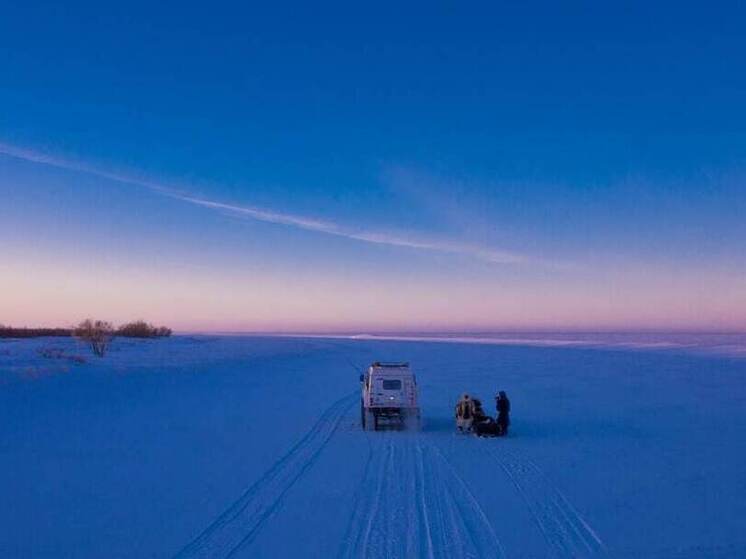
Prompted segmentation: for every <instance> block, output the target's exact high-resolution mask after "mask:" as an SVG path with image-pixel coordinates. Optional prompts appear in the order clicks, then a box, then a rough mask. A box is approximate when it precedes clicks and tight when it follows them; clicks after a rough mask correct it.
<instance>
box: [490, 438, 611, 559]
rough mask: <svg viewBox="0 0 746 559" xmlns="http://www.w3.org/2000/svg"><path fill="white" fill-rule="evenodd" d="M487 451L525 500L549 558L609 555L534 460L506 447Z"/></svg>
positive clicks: (563, 558)
mask: <svg viewBox="0 0 746 559" xmlns="http://www.w3.org/2000/svg"><path fill="white" fill-rule="evenodd" d="M487 453H488V454H489V455H490V456H491V457H492V458H493V459H494V460H495V461H496V462H497V463H498V464H499V465H500V467H501V468H502V470H503V471H504V472H505V474H506V475H507V476H508V478H509V479H510V481H511V483H512V484H513V486H514V487H515V488H516V490H517V491H518V494H519V495H520V496H521V498H522V499H523V501H524V502H525V503H526V506H527V508H528V510H529V513H530V514H531V516H532V517H533V519H534V522H535V523H536V525H537V526H538V528H539V530H540V531H541V534H542V536H544V539H545V540H546V542H547V545H548V546H549V552H550V555H549V556H550V557H555V558H558V559H565V558H598V557H608V553H607V551H606V547H605V546H604V544H603V542H602V541H601V538H599V536H598V535H597V534H596V532H595V531H594V530H593V529H592V528H591V527H590V525H589V524H588V523H587V522H586V521H585V520H584V519H583V517H582V516H581V515H580V514H579V513H578V512H577V511H576V510H575V508H574V507H573V506H572V505H571V504H570V502H569V501H568V500H567V498H566V497H565V496H564V495H563V494H562V492H561V491H560V490H559V489H558V488H557V487H556V486H555V485H554V484H553V483H552V482H551V481H550V480H549V479H547V477H546V475H545V474H544V472H543V471H542V470H541V469H540V468H539V467H538V466H537V465H536V464H535V463H534V462H532V461H531V460H529V459H527V458H522V457H520V456H519V455H517V454H515V453H513V452H510V451H505V450H500V451H496V450H494V449H491V448H488V449H487Z"/></svg>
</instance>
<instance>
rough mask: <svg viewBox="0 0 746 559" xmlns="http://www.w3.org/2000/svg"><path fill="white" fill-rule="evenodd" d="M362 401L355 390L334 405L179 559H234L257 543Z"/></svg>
mask: <svg viewBox="0 0 746 559" xmlns="http://www.w3.org/2000/svg"><path fill="white" fill-rule="evenodd" d="M358 398H359V396H358V393H357V391H355V392H353V393H352V394H350V395H348V396H345V397H344V398H340V399H339V400H337V401H336V402H334V403H333V404H332V405H331V406H330V407H329V408H328V409H327V410H326V411H325V412H324V413H323V414H322V415H321V417H320V418H319V419H318V421H316V423H315V424H314V425H313V427H311V429H310V431H308V433H306V434H305V435H304V436H303V438H301V439H300V440H299V441H298V442H297V443H296V444H295V445H293V446H292V447H291V448H290V450H289V451H288V452H287V453H286V454H285V455H284V456H283V457H282V458H280V459H279V460H278V461H277V462H275V463H274V465H273V466H272V467H271V468H270V469H269V470H267V471H266V472H265V473H264V474H263V475H262V477H261V478H260V479H259V480H258V481H256V482H255V483H254V484H253V485H252V486H251V487H249V488H248V489H247V490H246V491H245V492H244V494H243V495H241V497H240V498H239V499H238V500H237V501H236V502H235V503H233V505H231V507H230V508H228V510H226V511H225V512H223V513H222V514H221V515H220V516H219V517H218V518H216V519H215V521H214V522H212V523H211V524H210V525H209V526H208V527H207V528H205V530H204V531H203V532H202V533H201V534H200V535H199V536H197V538H195V539H194V540H193V541H192V542H191V543H189V544H188V545H187V546H186V547H184V548H183V549H182V550H181V551H180V552H179V553H177V554H176V556H175V557H176V558H177V559H187V558H189V559H191V558H212V559H218V558H219V559H223V558H228V557H233V556H235V554H236V553H238V551H239V550H241V549H242V548H244V547H245V546H246V545H247V544H249V543H250V542H251V541H253V540H254V538H255V537H256V536H257V534H258V533H259V531H260V530H261V529H262V527H263V525H264V523H265V522H266V520H267V519H268V518H269V517H270V516H271V515H272V513H273V512H274V511H275V510H276V509H277V507H278V505H279V504H280V502H281V501H282V498H283V497H284V496H285V494H286V493H287V492H288V491H289V490H290V488H291V487H293V485H295V483H296V482H297V481H298V480H299V479H300V478H301V477H302V476H303V474H305V473H306V471H308V469H309V468H310V467H311V466H312V465H313V463H314V462H315V461H316V458H318V456H319V454H320V453H321V451H322V450H323V449H324V447H325V446H326V445H327V443H328V442H329V440H330V439H331V437H332V435H333V434H334V432H335V431H336V430H337V427H338V425H339V422H340V421H341V420H342V418H343V417H345V416H346V414H347V412H348V411H349V409H350V408H351V407H352V406H353V404H355V403H356V402H357V401H358Z"/></svg>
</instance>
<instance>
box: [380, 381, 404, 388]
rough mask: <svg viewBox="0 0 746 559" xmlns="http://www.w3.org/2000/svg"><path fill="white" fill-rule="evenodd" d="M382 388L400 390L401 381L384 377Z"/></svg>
mask: <svg viewBox="0 0 746 559" xmlns="http://www.w3.org/2000/svg"><path fill="white" fill-rule="evenodd" d="M383 389H384V390H401V381H400V380H399V379H394V380H391V379H384V380H383Z"/></svg>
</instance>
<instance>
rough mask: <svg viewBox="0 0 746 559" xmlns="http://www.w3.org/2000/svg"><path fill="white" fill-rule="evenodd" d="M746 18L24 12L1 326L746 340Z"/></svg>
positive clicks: (6, 165) (487, 11)
mask: <svg viewBox="0 0 746 559" xmlns="http://www.w3.org/2000/svg"><path fill="white" fill-rule="evenodd" d="M744 12H746V9H745V8H744V7H743V6H739V5H738V4H737V3H733V4H728V3H716V4H711V5H707V6H705V5H701V4H700V5H698V6H689V5H686V4H680V3H679V4H669V5H665V4H662V3H660V4H659V3H656V5H655V6H650V5H644V4H639V5H636V6H635V5H632V4H629V3H626V4H624V5H621V4H620V5H616V6H612V5H609V4H598V3H585V4H579V3H578V4H564V5H562V6H559V5H556V4H554V3H546V4H539V3H534V4H528V3H526V4H520V5H519V4H517V3H510V4H507V3H504V4H499V3H472V4H469V5H468V6H466V5H460V4H455V3H452V4H437V5H436V4H433V3H422V4H409V5H408V6H406V7H402V6H399V5H396V4H394V3H390V4H377V5H370V6H367V7H361V6H355V5H350V4H337V5H334V4H324V5H314V6H299V5H293V4H282V5H277V6H276V7H273V8H271V9H269V8H267V7H266V6H258V7H257V6H250V5H246V4H238V3H236V4H221V3H213V4H210V5H209V6H206V5H204V4H195V5H190V4H189V3H173V4H167V3H159V4H158V5H157V6H154V5H152V3H147V4H146V3H127V4H123V5H118V6H102V5H100V4H98V3H78V2H68V3H65V4H64V5H61V4H52V3H49V4H41V3H29V4H27V5H24V6H13V7H10V8H8V9H6V10H5V14H4V17H3V18H2V20H1V21H0V106H2V107H3V110H2V112H1V113H0V145H1V149H0V196H2V200H3V203H2V205H1V206H0V249H1V250H2V251H3V252H4V253H5V256H4V258H3V261H4V262H3V264H0V272H2V276H0V283H1V285H0V287H1V288H2V291H0V293H2V294H0V322H12V323H20V322H28V323H33V324H37V323H45V324H46V323H50V322H54V323H66V322H70V321H74V320H77V319H78V318H81V316H86V315H94V316H101V317H102V318H109V319H111V320H114V321H121V320H126V319H128V318H136V317H143V318H146V319H150V320H155V321H168V322H170V323H171V324H173V325H174V326H176V327H177V328H183V329H219V330H357V329H373V330H376V329H377V330H386V329H425V330H427V329H435V330H449V329H511V328H528V329H531V328H552V329H554V328H614V329H630V328H683V329H703V328H705V329H733V328H736V329H742V328H746V287H744V285H746V281H744V280H746V277H745V275H746V274H745V272H746V263H745V262H744V251H743V246H744V241H745V240H746V225H745V224H744V223H745V221H746V220H744V218H743V216H744V215H746V211H745V210H746V202H744V199H746V196H744V191H745V190H746V188H745V187H744V180H745V178H746V166H745V165H744V163H745V161H746V159H745V156H746V104H745V103H744V101H743V100H744V99H746V71H744V70H746V69H745V68H744V62H743V61H744V60H746V38H744V34H743V31H742V22H743V21H744V15H746V13H744ZM78 315H81V316H78ZM132 315H136V316H132Z"/></svg>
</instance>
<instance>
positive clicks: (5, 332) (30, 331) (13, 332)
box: [0, 320, 171, 338]
mask: <svg viewBox="0 0 746 559" xmlns="http://www.w3.org/2000/svg"><path fill="white" fill-rule="evenodd" d="M78 328H79V327H78ZM78 328H13V327H11V326H3V325H2V324H0V338H42V337H70V336H72V335H74V334H76V331H77V329H78ZM111 335H112V336H121V337H122V338H165V337H168V336H170V335H171V329H170V328H166V327H165V326H153V325H152V324H148V323H147V322H145V321H144V320H137V321H135V322H130V323H128V324H123V325H122V326H120V327H119V328H116V329H113V331H112V332H111Z"/></svg>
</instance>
